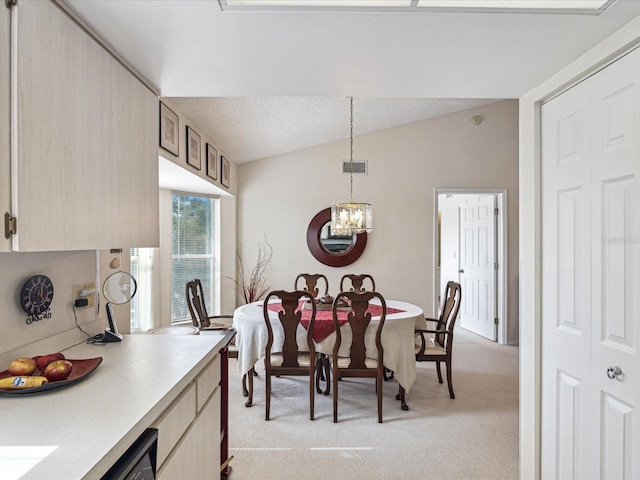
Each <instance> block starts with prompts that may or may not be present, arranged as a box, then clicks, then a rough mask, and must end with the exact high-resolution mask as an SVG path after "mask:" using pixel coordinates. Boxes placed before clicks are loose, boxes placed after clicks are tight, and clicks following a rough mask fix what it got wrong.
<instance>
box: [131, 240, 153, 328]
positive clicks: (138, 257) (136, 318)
mask: <svg viewBox="0 0 640 480" xmlns="http://www.w3.org/2000/svg"><path fill="white" fill-rule="evenodd" d="M154 253H155V249H154V248H132V249H131V252H130V257H131V275H133V277H134V278H135V279H136V284H137V287H138V290H137V292H136V294H135V295H134V297H133V299H132V300H131V302H130V307H131V331H132V332H144V331H147V330H151V329H152V328H153V327H154V324H153V320H154V310H153V303H154V297H153V257H154Z"/></svg>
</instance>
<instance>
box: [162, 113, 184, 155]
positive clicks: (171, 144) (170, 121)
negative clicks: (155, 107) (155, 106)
mask: <svg viewBox="0 0 640 480" xmlns="http://www.w3.org/2000/svg"><path fill="white" fill-rule="evenodd" d="M178 131H179V119H178V115H176V114H175V113H174V112H173V111H172V110H171V109H170V108H169V107H167V106H166V105H165V104H164V103H162V102H160V147H162V148H164V149H165V150H166V151H167V152H169V153H172V154H173V155H175V156H176V157H177V156H178V155H179V152H180V150H179V147H178V145H179V143H178V139H179V136H178Z"/></svg>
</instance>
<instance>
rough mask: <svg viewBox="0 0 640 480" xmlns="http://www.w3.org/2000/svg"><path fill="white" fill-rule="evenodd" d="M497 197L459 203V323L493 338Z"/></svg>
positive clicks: (494, 329) (495, 336)
mask: <svg viewBox="0 0 640 480" xmlns="http://www.w3.org/2000/svg"><path fill="white" fill-rule="evenodd" d="M495 208H496V197H495V195H484V196H479V197H477V198H473V199H469V200H467V201H465V202H463V203H462V205H461V206H460V283H461V285H462V305H461V309H460V312H461V313H460V326H461V327H463V328H465V329H467V330H470V331H472V332H474V333H477V334H478V335H482V336H483V337H486V338H488V339H490V340H493V341H496V340H497V328H496V321H495V319H496V303H497V302H496V214H495Z"/></svg>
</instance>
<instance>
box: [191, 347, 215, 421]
mask: <svg viewBox="0 0 640 480" xmlns="http://www.w3.org/2000/svg"><path fill="white" fill-rule="evenodd" d="M220 374H221V371H220V355H217V356H216V358H214V359H213V361H212V362H211V363H210V364H209V366H207V367H206V368H205V369H204V370H203V372H202V374H200V376H199V377H198V379H197V380H196V385H197V387H198V404H197V411H198V412H199V411H200V409H201V408H202V406H203V405H204V404H205V402H206V401H207V398H209V397H210V396H211V394H212V393H213V392H214V391H215V389H216V388H218V385H220Z"/></svg>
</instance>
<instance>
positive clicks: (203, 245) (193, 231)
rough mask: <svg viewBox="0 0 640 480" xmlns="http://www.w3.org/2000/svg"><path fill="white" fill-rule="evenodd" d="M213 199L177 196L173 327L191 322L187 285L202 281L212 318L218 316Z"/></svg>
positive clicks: (175, 202) (172, 288) (172, 278)
mask: <svg viewBox="0 0 640 480" xmlns="http://www.w3.org/2000/svg"><path fill="white" fill-rule="evenodd" d="M215 201H216V200H215V199H214V198H211V197H205V196H197V195H189V194H173V195H172V204H173V226H172V232H171V244H172V246H171V249H172V251H171V323H179V322H183V321H185V320H190V319H191V315H190V314H189V307H188V306H187V302H186V298H185V285H186V283H187V282H188V281H189V280H192V279H194V278H199V279H200V281H201V282H202V288H203V289H204V296H205V299H206V302H207V305H206V306H207V311H208V313H209V315H213V314H214V313H215V309H214V291H215V270H216V268H215V263H216V262H215V258H214V252H215V248H214V247H215V241H214V225H215V222H214V212H215V208H214V202H215Z"/></svg>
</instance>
